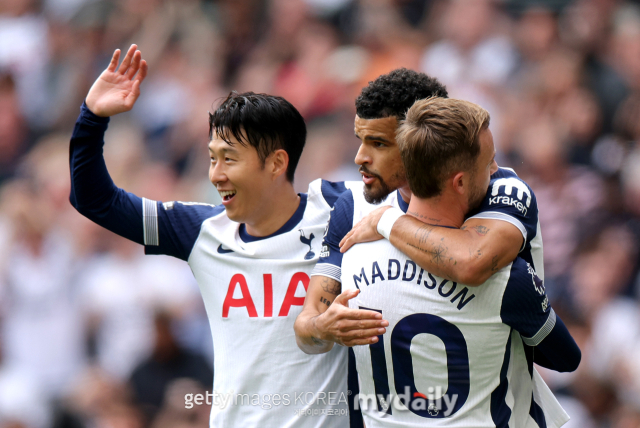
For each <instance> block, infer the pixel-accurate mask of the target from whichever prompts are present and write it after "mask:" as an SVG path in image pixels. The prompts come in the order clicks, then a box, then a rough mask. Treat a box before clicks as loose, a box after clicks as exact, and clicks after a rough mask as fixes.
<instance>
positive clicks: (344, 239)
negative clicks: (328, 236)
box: [338, 228, 355, 252]
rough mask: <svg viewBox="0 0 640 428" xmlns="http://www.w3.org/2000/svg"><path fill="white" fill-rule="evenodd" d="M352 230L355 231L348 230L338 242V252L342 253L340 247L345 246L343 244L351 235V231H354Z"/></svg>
mask: <svg viewBox="0 0 640 428" xmlns="http://www.w3.org/2000/svg"><path fill="white" fill-rule="evenodd" d="M354 230H355V228H354V229H351V230H350V231H349V232H348V233H347V234H346V235H344V238H342V239H341V240H340V244H338V245H339V246H340V252H343V251H342V246H343V245H344V244H345V242H347V240H348V239H349V238H350V237H351V235H353V231H354ZM345 251H346V250H345Z"/></svg>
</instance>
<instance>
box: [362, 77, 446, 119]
mask: <svg viewBox="0 0 640 428" xmlns="http://www.w3.org/2000/svg"><path fill="white" fill-rule="evenodd" d="M448 95H449V94H448V93H447V88H445V86H444V85H443V84H442V83H440V82H438V80H437V79H436V78H434V77H429V76H427V75H426V74H424V73H418V72H417V71H413V70H408V69H406V68H398V69H395V70H393V71H392V72H390V73H387V74H383V75H382V76H380V77H378V78H377V79H376V80H374V81H373V82H369V85H368V86H366V87H364V88H363V89H362V92H361V93H360V96H358V98H356V113H357V115H358V117H360V118H362V119H381V118H383V117H389V116H395V117H397V118H398V120H400V119H404V117H405V115H406V113H407V110H409V108H410V107H411V106H412V105H413V103H414V102H416V101H417V100H422V99H425V98H431V97H442V98H447V97H448Z"/></svg>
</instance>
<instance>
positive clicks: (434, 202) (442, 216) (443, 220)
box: [407, 193, 465, 228]
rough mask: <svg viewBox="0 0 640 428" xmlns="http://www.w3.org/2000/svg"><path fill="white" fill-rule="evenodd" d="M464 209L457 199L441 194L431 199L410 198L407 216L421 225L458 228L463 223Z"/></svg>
mask: <svg viewBox="0 0 640 428" xmlns="http://www.w3.org/2000/svg"><path fill="white" fill-rule="evenodd" d="M464 212H465V210H464V207H463V206H462V205H461V204H460V201H459V200H457V198H454V197H452V195H448V194H446V193H443V194H441V195H439V196H435V197H433V198H428V199H421V198H418V197H417V196H414V197H412V198H411V202H409V209H408V210H407V214H409V215H411V216H413V217H415V218H417V219H418V220H420V221H421V222H423V223H428V224H432V225H435V226H447V227H455V228H460V227H461V226H462V223H464Z"/></svg>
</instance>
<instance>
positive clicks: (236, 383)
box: [143, 180, 361, 427]
mask: <svg viewBox="0 0 640 428" xmlns="http://www.w3.org/2000/svg"><path fill="white" fill-rule="evenodd" d="M345 186H347V187H353V186H355V187H358V186H361V183H358V182H354V183H345V184H343V183H330V182H327V181H323V180H316V181H314V182H313V183H311V185H310V186H309V192H308V194H306V195H305V194H301V195H300V196H301V202H300V207H299V208H298V210H297V212H296V213H295V214H294V216H293V217H292V218H291V219H290V220H289V221H288V222H287V223H286V224H285V225H284V226H283V227H282V228H281V229H280V230H279V231H278V232H276V233H274V234H273V235H271V236H268V237H264V238H256V237H252V236H250V235H248V234H247V233H246V231H245V229H244V225H242V224H238V223H236V222H234V221H231V220H229V218H228V217H227V216H226V212H225V210H224V207H221V206H218V207H214V206H210V205H204V204H193V203H183V202H169V203H160V202H155V201H150V200H147V199H144V200H143V206H144V219H145V220H144V221H145V244H146V247H145V250H146V252H147V254H169V255H173V256H176V257H179V258H183V259H186V260H187V261H188V262H189V265H190V266H191V269H192V271H193V273H194V275H195V277H196V279H197V281H198V284H199V286H200V290H201V292H202V297H203V299H204V304H205V307H206V310H207V315H208V317H209V323H210V326H211V333H212V335H213V345H214V356H215V358H214V385H213V390H214V393H215V394H218V400H217V403H216V402H214V405H213V409H212V413H211V426H212V427H240V426H255V427H258V426H260V427H343V426H344V427H347V426H349V417H348V414H347V409H348V406H347V398H348V396H347V353H346V348H344V347H340V346H336V347H334V348H333V350H332V351H331V352H329V353H327V354H323V355H307V354H305V353H303V352H302V351H301V350H300V349H299V348H298V346H297V345H296V339H295V334H294V330H293V323H294V321H295V319H296V317H297V316H298V314H299V313H300V312H301V310H302V305H303V303H304V299H305V295H306V289H307V287H308V285H309V275H310V273H311V270H312V269H313V266H314V265H315V264H316V262H317V260H318V256H319V253H320V247H321V241H322V234H323V232H324V229H325V227H326V224H327V219H328V217H329V212H330V210H331V207H332V205H333V203H334V202H335V200H336V199H337V197H338V196H339V194H340V193H341V192H343V191H344V190H346V187H345ZM211 401H216V400H215V398H212V399H211Z"/></svg>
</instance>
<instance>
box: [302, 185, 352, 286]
mask: <svg viewBox="0 0 640 428" xmlns="http://www.w3.org/2000/svg"><path fill="white" fill-rule="evenodd" d="M323 194H324V192H323ZM352 227H353V193H351V191H350V190H348V191H346V192H344V193H343V194H342V195H341V196H340V197H339V198H338V199H337V200H336V201H335V204H334V205H333V208H332V209H331V216H330V217H329V222H328V223H327V227H326V229H325V231H324V237H323V240H322V251H321V252H320V259H319V260H318V263H317V264H316V267H315V268H314V269H313V272H312V273H311V275H312V276H314V275H321V276H328V277H329V278H332V279H335V280H336V281H339V282H342V281H341V279H340V276H341V266H342V253H341V252H340V241H342V238H344V236H345V235H346V234H347V233H349V231H350V230H351V228H352Z"/></svg>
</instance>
